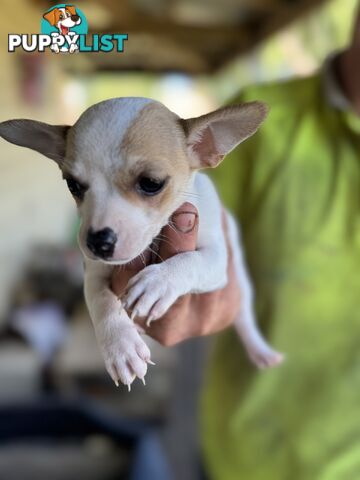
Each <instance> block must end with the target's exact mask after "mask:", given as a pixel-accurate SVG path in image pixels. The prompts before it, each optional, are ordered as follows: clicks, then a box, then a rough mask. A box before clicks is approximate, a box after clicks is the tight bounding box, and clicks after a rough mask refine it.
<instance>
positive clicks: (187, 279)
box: [124, 242, 227, 325]
mask: <svg viewBox="0 0 360 480" xmlns="http://www.w3.org/2000/svg"><path fill="white" fill-rule="evenodd" d="M224 245H225V242H224ZM226 266H227V256H226V250H225V248H223V244H222V243H218V244H214V245H212V246H207V247H203V248H200V249H199V250H196V251H194V252H184V253H179V254H177V255H175V256H173V257H171V258H169V259H167V260H166V261H164V262H162V263H159V264H155V265H149V266H147V267H146V268H144V269H143V270H142V271H141V272H139V273H138V274H137V275H135V276H134V277H133V278H132V279H131V280H130V282H129V284H128V287H127V295H126V296H125V298H124V307H125V308H127V309H129V310H131V311H132V314H131V318H135V317H137V316H138V317H144V318H147V324H148V325H149V324H150V323H151V322H152V321H153V320H157V319H159V318H161V317H162V316H163V315H164V314H165V313H166V312H167V310H168V309H169V308H170V307H171V306H172V305H173V304H174V303H175V302H176V300H177V299H178V298H179V297H181V296H182V295H186V294H187V293H203V292H210V291H213V290H216V289H218V288H222V287H224V286H225V284H226V282H227V274H226Z"/></svg>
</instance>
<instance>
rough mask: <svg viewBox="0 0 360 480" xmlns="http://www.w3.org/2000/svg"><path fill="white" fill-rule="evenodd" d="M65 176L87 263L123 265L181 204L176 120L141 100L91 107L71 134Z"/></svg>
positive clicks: (187, 173) (182, 170)
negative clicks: (96, 260)
mask: <svg viewBox="0 0 360 480" xmlns="http://www.w3.org/2000/svg"><path fill="white" fill-rule="evenodd" d="M62 170H63V175H64V177H65V179H66V180H67V183H68V186H69V188H70V191H72V194H73V195H74V197H75V199H76V201H77V205H78V209H79V212H80V216H81V220H82V221H81V228H80V232H79V243H80V247H81V250H82V251H83V253H84V254H85V255H87V256H88V257H90V258H101V259H102V260H104V261H107V262H112V263H117V264H120V263H127V262H129V261H130V260H132V259H133V258H135V257H137V256H138V255H139V254H140V253H142V252H143V251H144V250H145V249H146V248H147V247H148V246H149V245H150V243H151V242H152V240H153V238H154V237H156V235H157V234H158V233H159V232H160V230H161V228H162V227H163V226H164V225H165V224H166V223H167V222H168V219H169V217H170V215H171V214H172V213H173V211H174V210H176V208H177V207H178V206H180V205H181V203H182V202H183V201H184V196H185V192H186V191H187V190H188V189H189V182H190V179H191V168H190V165H189V161H188V159H187V155H186V146H185V136H184V133H183V131H182V128H181V125H180V124H179V121H178V118H177V117H176V115H174V114H173V113H172V112H170V111H169V110H167V109H166V108H165V107H164V106H163V105H161V104H160V103H157V102H149V101H148V100H145V99H117V100H111V101H107V102H103V103H101V104H99V105H97V106H95V107H93V108H92V109H89V110H88V111H87V112H85V114H84V115H83V116H82V117H81V118H80V119H79V121H78V122H77V123H76V124H75V125H74V127H73V128H71V130H70V131H69V135H68V146H67V151H66V156H65V160H64V162H63V164H62Z"/></svg>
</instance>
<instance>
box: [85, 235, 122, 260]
mask: <svg viewBox="0 0 360 480" xmlns="http://www.w3.org/2000/svg"><path fill="white" fill-rule="evenodd" d="M116 241H117V236H116V233H115V232H114V231H113V230H111V228H108V227H106V228H103V229H102V230H98V231H97V232H94V231H93V230H92V229H91V228H90V229H89V231H88V234H87V238H86V245H87V247H88V249H89V250H90V251H91V252H92V253H93V254H94V255H96V256H97V257H100V258H103V259H104V260H105V259H108V258H111V257H112V256H113V254H114V250H115V245H116Z"/></svg>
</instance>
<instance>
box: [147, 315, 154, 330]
mask: <svg viewBox="0 0 360 480" xmlns="http://www.w3.org/2000/svg"><path fill="white" fill-rule="evenodd" d="M154 320H155V318H154V315H149V316H148V318H147V320H146V326H147V327H150V325H151V322H153V321H154Z"/></svg>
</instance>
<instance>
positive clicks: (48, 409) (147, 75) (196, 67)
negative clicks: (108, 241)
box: [0, 0, 357, 480]
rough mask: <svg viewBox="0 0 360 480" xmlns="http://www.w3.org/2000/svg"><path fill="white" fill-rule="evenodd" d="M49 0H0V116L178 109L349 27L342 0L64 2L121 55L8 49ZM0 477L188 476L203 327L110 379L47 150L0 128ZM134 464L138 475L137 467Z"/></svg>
mask: <svg viewBox="0 0 360 480" xmlns="http://www.w3.org/2000/svg"><path fill="white" fill-rule="evenodd" d="M55 3H56V2H48V1H44V0H28V1H25V0H17V1H16V2H14V1H10V0H2V1H1V15H0V33H1V35H0V40H1V48H0V120H1V121H2V120H6V119H8V118H16V117H24V118H27V117H29V118H34V119H37V120H42V121H46V122H49V123H57V124H62V123H65V124H68V123H70V124H71V123H73V122H74V121H75V120H76V119H77V117H78V116H79V114H80V113H81V112H82V111H83V110H84V109H85V108H86V107H88V106H89V105H91V104H93V103H95V102H99V101H101V100H103V99H107V98H110V97H117V96H148V97H152V98H155V99H157V100H159V101H161V102H163V103H165V104H166V105H167V106H168V107H169V108H170V109H171V110H173V111H175V112H176V113H177V114H179V115H181V116H183V117H191V116H195V115H199V114H202V113H205V112H207V111H210V110H211V109H214V108H217V107H218V106H221V105H222V104H223V103H224V102H226V101H227V100H228V99H229V98H231V97H232V96H233V95H234V94H235V93H237V92H239V91H241V89H242V88H243V87H245V86H246V85H249V84H253V83H259V82H265V81H269V80H274V79H281V78H287V77H290V76H294V75H297V76H304V75H308V74H310V73H311V72H313V71H315V70H316V69H317V68H318V67H319V65H321V64H322V62H323V61H324V59H325V58H326V56H327V55H328V54H329V53H330V52H331V51H333V50H337V49H340V48H341V47H343V46H344V45H345V44H346V42H347V40H348V38H349V34H350V30H351V25H352V19H353V18H354V9H355V8H356V5H357V1H356V0H331V1H323V0H321V1H320V0H291V1H290V0H223V1H221V2H219V1H216V0H121V1H111V0H99V1H81V0H79V1H77V2H76V4H75V5H76V6H78V7H79V8H80V9H81V10H82V11H83V12H84V14H85V15H86V17H87V20H88V23H89V28H90V32H89V33H100V34H101V33H106V32H113V33H128V34H129V39H128V41H127V42H126V43H125V53H124V54H117V53H106V54H103V53H89V54H86V53H81V54H77V55H54V54H52V53H51V52H50V51H48V52H46V53H45V54H36V53H26V54H25V53H20V52H16V53H13V54H10V53H8V51H7V35H8V33H39V32H40V21H41V18H42V14H43V13H44V12H45V11H46V10H47V9H48V8H50V7H51V6H52V5H55ZM0 226H1V227H0V228H1V236H0V264H1V268H0V286H1V288H0V332H1V334H0V386H1V387H0V440H1V443H0V479H6V480H13V479H14V480H16V479H22V480H23V479H26V478H36V479H39V480H41V479H50V478H51V479H74V478H86V479H89V480H91V479H115V478H131V479H132V478H134V479H135V478H136V479H137V478H142V479H147V478H157V479H161V478H164V479H165V478H169V479H170V478H176V479H181V480H185V479H186V480H191V479H196V478H200V477H199V475H200V474H199V472H200V468H201V467H200V464H201V460H200V456H199V447H198V441H197V426H196V421H197V420H196V419H197V410H196V407H197V403H196V399H197V393H198V391H199V388H200V385H201V378H202V372H203V369H204V365H205V364H206V353H207V351H208V349H209V345H210V344H211V339H195V340H192V341H189V342H186V343H185V344H184V345H181V346H179V347H177V348H162V347H160V346H159V345H157V344H155V343H154V342H150V343H151V348H152V350H153V358H154V360H155V362H156V364H157V365H156V367H152V368H151V369H150V371H149V373H148V376H147V386H146V387H144V386H143V385H142V384H140V382H138V383H135V385H134V387H133V389H132V392H131V394H128V393H127V390H126V389H125V388H122V387H120V388H119V389H116V388H115V387H114V385H113V384H112V382H111V381H110V379H109V378H108V376H107V374H106V372H105V369H104V367H103V363H102V360H101V358H100V355H99V352H98V349H97V347H96V344H95V339H94V334H93V330H92V326H91V323H90V320H89V318H88V316H87V312H86V309H85V307H84V302H83V297H82V261H81V257H80V255H79V253H78V250H77V247H76V229H77V218H76V212H75V206H74V202H73V200H72V198H71V197H70V194H69V192H68V191H67V188H66V186H65V183H64V182H63V181H62V180H61V175H60V172H59V170H58V169H57V167H56V166H55V164H53V163H51V162H50V161H49V160H47V159H46V158H45V157H41V156H40V155H38V154H36V153H34V152H32V151H30V150H22V149H19V148H15V147H14V146H12V145H10V144H8V143H6V142H5V141H1V142H0ZM144 468H145V473H144V470H142V469H144Z"/></svg>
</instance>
